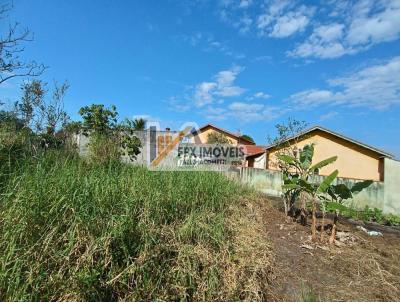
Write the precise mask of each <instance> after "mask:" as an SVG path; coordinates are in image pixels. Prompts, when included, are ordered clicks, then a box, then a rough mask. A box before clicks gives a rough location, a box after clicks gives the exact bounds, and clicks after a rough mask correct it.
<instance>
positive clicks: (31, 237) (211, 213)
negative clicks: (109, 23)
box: [0, 153, 272, 301]
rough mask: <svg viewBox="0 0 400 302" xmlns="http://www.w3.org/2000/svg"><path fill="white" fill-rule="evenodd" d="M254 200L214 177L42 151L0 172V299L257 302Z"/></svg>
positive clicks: (259, 275) (259, 241)
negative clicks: (102, 161) (246, 301)
mask: <svg viewBox="0 0 400 302" xmlns="http://www.w3.org/2000/svg"><path fill="white" fill-rule="evenodd" d="M258 199H259V197H257V195H255V194H254V193H252V192H250V191H247V190H245V189H244V188H241V187H239V186H238V185H237V184H235V183H233V182H231V181H229V180H228V179H227V178H225V177H224V176H222V175H219V174H216V173H202V172H193V173H190V172H179V173H176V172H149V171H147V170H146V169H144V168H140V167H132V166H127V165H123V164H119V163H110V164H102V165H96V164H90V163H87V162H85V161H84V160H81V159H79V158H77V157H74V156H68V155H64V154H61V153H48V154H47V155H45V156H44V157H40V158H39V159H29V160H25V161H23V162H19V163H18V165H16V164H15V165H13V167H12V168H11V169H5V168H4V167H3V168H2V175H1V201H0V238H1V239H0V240H1V242H0V250H1V254H0V300H1V301H4V300H6V301H7V300H8V301H24V300H37V301H39V300H40V301H43V300H59V301H61V300H72V301H78V300H79V301H81V300H92V301H93V300H103V301H111V300H122V299H127V300H133V301H135V300H137V301H143V300H160V301H162V300H168V301H170V300H202V301H209V300H238V299H247V300H252V301H254V300H263V299H266V295H267V286H268V283H269V278H270V272H271V259H272V252H271V250H270V248H269V245H268V241H267V240H266V233H265V228H264V226H263V224H262V221H261V218H260V217H259V216H258V215H259V213H258V212H257V211H255V206H256V203H255V202H254V201H256V200H258Z"/></svg>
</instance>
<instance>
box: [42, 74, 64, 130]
mask: <svg viewBox="0 0 400 302" xmlns="http://www.w3.org/2000/svg"><path fill="white" fill-rule="evenodd" d="M68 88H69V84H68V82H66V81H65V82H64V83H63V84H61V85H58V84H57V82H55V83H54V92H53V95H52V99H51V100H50V101H49V102H47V103H46V102H43V103H42V104H41V106H40V110H41V114H42V118H43V120H44V124H45V126H46V132H47V134H50V135H54V134H55V132H56V129H57V128H61V127H63V126H64V125H65V124H66V123H67V122H68V120H69V116H68V114H67V112H66V111H65V110H64V97H65V94H66V92H67V90H68Z"/></svg>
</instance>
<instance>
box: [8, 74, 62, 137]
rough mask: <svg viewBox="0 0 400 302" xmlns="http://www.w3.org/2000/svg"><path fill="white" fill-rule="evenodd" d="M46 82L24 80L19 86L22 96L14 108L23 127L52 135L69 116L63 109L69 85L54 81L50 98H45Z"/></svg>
mask: <svg viewBox="0 0 400 302" xmlns="http://www.w3.org/2000/svg"><path fill="white" fill-rule="evenodd" d="M46 85H47V83H45V82H43V81H40V80H33V81H31V82H24V83H23V84H22V86H21V90H22V97H21V100H20V101H19V102H17V103H16V110H17V113H18V115H19V117H20V119H21V120H22V121H23V123H24V128H30V129H33V130H34V131H35V132H36V133H43V132H44V130H46V131H45V132H46V133H47V134H49V135H52V136H54V135H55V133H56V130H57V129H60V128H61V127H63V125H64V124H65V123H66V122H67V121H68V119H69V116H68V114H67V112H66V111H65V109H64V96H65V94H66V92H67V89H68V87H69V85H68V83H67V82H64V83H63V84H62V85H58V84H57V83H55V88H54V92H53V95H52V98H51V99H50V100H49V99H46V94H47V90H45V87H46Z"/></svg>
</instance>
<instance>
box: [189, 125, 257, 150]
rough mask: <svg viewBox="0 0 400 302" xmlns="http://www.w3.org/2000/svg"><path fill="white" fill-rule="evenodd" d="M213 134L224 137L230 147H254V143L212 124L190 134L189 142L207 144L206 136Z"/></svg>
mask: <svg viewBox="0 0 400 302" xmlns="http://www.w3.org/2000/svg"><path fill="white" fill-rule="evenodd" d="M215 132H216V133H219V134H221V135H223V136H225V137H226V138H227V139H228V140H229V143H230V144H232V145H235V146H236V145H240V144H241V145H254V142H252V141H250V140H248V139H246V138H243V137H242V136H241V135H240V134H235V133H232V132H229V131H227V130H225V129H222V128H219V127H217V126H215V125H212V124H206V125H204V126H203V127H201V128H199V129H198V130H197V132H195V133H193V134H192V137H191V140H192V142H193V143H197V142H198V143H202V144H207V140H208V135H209V134H211V133H215Z"/></svg>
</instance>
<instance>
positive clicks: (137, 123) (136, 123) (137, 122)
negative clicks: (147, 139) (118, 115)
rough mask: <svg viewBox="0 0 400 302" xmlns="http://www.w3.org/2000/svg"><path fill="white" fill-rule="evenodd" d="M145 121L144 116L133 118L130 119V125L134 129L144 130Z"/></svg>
mask: <svg viewBox="0 0 400 302" xmlns="http://www.w3.org/2000/svg"><path fill="white" fill-rule="evenodd" d="M146 123H147V121H146V120H145V119H144V118H141V117H140V118H135V119H134V120H133V121H132V127H133V129H134V130H145V129H146Z"/></svg>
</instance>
